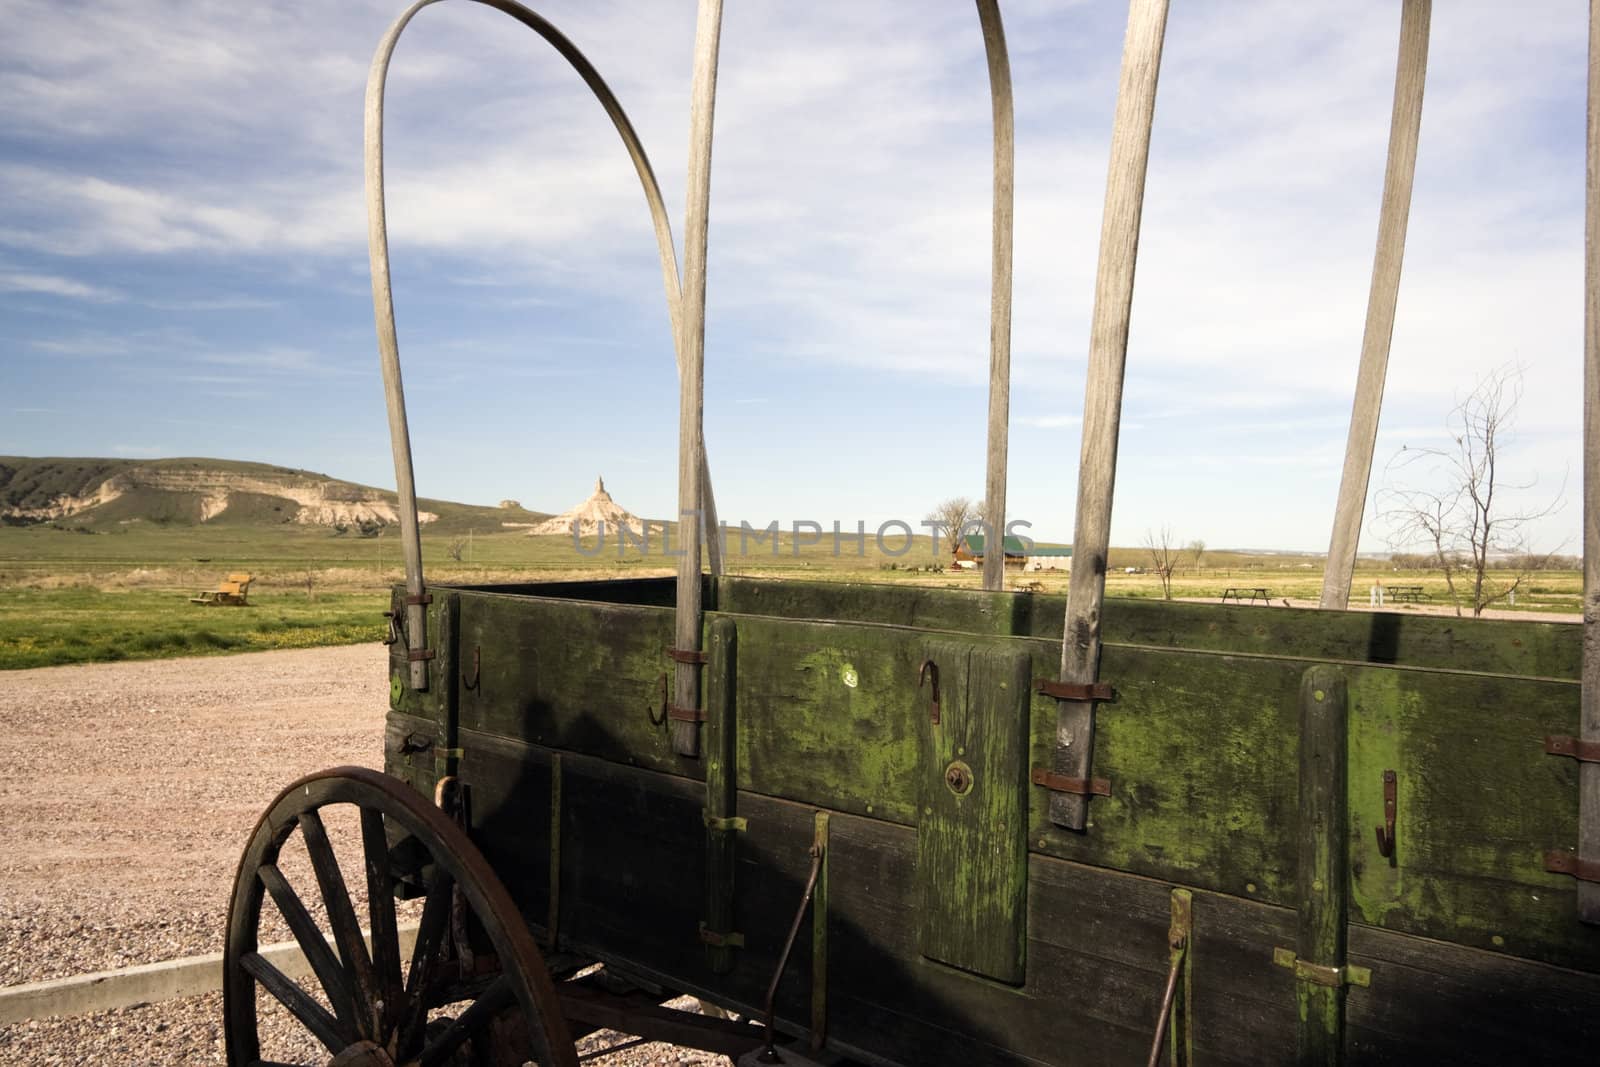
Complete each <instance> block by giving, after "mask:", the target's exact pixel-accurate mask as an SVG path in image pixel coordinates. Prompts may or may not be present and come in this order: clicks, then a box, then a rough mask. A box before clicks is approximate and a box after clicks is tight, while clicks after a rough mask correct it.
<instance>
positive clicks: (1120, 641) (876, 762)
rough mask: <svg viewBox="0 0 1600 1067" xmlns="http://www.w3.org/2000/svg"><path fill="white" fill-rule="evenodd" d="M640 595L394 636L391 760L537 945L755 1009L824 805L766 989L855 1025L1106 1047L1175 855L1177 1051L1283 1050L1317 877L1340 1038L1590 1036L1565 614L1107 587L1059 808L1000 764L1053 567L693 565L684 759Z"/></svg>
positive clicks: (1380, 1041)
mask: <svg viewBox="0 0 1600 1067" xmlns="http://www.w3.org/2000/svg"><path fill="white" fill-rule="evenodd" d="M672 594H673V587H672V583H671V582H670V581H666V580H662V581H618V582H594V583H572V584H551V585H544V586H538V585H534V586H501V587H486V588H447V587H443V586H436V587H435V599H434V602H433V604H432V605H431V607H430V613H429V627H430V633H431V634H433V635H434V636H435V638H436V641H437V647H438V649H439V656H438V658H437V659H436V660H435V661H434V662H433V664H432V665H431V670H432V678H433V680H434V682H435V684H432V685H430V687H429V689H428V690H427V691H426V692H416V691H413V690H411V689H409V688H408V687H407V686H406V685H405V684H404V680H405V677H406V662H405V659H404V657H403V656H400V655H397V656H396V657H395V659H394V661H393V675H392V676H393V678H394V685H393V694H394V702H393V707H392V710H391V713H390V716H389V728H388V737H387V743H386V751H387V754H388V755H387V767H388V769H389V770H390V771H391V772H392V773H394V774H397V775H399V776H401V777H402V778H404V779H405V780H407V781H408V782H410V783H411V784H412V785H413V786H415V788H417V789H418V790H420V791H422V792H423V793H425V794H427V795H429V796H432V795H433V791H434V786H435V783H436V781H437V780H438V779H439V778H440V777H441V776H444V775H447V774H451V773H454V774H458V775H459V777H460V781H461V782H462V783H463V784H464V785H465V786H466V788H467V790H468V791H469V795H470V812H471V822H470V826H471V832H472V834H473V837H474V839H475V841H476V842H477V843H478V844H479V845H480V847H481V848H482V849H483V850H484V852H485V854H486V856H487V857H488V858H489V860H490V863H491V865H492V866H493V867H494V868H495V870H496V871H497V873H499V875H500V876H501V878H502V879H503V880H504V881H505V883H506V884H507V886H508V887H509V888H510V890H511V892H512V895H513V896H514V897H515V899H516V901H517V904H518V906H519V907H520V909H521V910H522V912H523V914H524V916H525V917H526V919H527V921H528V923H529V925H530V926H531V927H532V928H533V929H534V930H535V931H536V932H537V933H538V934H539V935H540V936H541V937H542V938H544V939H546V942H547V943H549V944H552V945H557V946H559V947H560V948H561V949H562V950H565V951H569V952H574V953H577V954H579V955H582V956H585V957H592V958H595V959H602V960H608V961H611V962H612V963H613V965H615V966H617V967H619V968H620V969H621V970H622V971H623V972H625V973H632V974H635V975H638V976H640V977H642V978H646V979H648V980H651V981H653V982H655V983H659V984H660V985H662V986H664V987H666V988H668V989H672V990H683V991H688V992H694V993H697V994H700V995H702V996H705V997H707V998H709V999H711V1000H712V1001H714V1002H716V1003H719V1004H723V1005H725V1006H728V1007H731V1008H734V1009H738V1010H742V1011H757V1010H758V1009H759V1008H760V1006H761V1004H762V1000H763V996H764V991H765V986H766V983H767V981H768V980H769V978H770V977H771V974H772V971H773V968H774V966H775V964H776V957H777V953H778V951H779V950H780V948H781V945H782V942H783V938H784V934H785V932H786V929H787V927H788V925H789V923H790V922H791V921H792V918H793V914H794V910H795V906H796V904H797V903H798V901H799V900H800V896H801V887H802V884H803V883H804V881H805V879H806V876H807V873H808V867H809V864H810V858H811V857H810V850H811V848H812V846H813V842H814V840H815V839H817V838H818V835H819V834H820V835H822V836H823V838H824V839H825V841H826V846H827V848H826V865H825V870H824V873H823V875H822V878H821V880H820V883H821V884H820V885H819V890H818V898H817V904H816V907H815V908H814V909H813V914H812V916H811V918H810V920H809V923H808V927H807V929H808V930H809V934H808V935H806V936H802V937H801V939H800V941H801V947H800V949H799V950H798V951H797V954H796V956H795V959H794V960H793V962H792V963H791V964H790V970H789V976H790V977H789V979H788V981H787V982H786V983H785V984H784V985H783V986H782V987H781V988H780V994H779V997H778V1008H779V1013H780V1017H781V1019H782V1024H783V1026H784V1027H786V1028H787V1029H788V1030H790V1031H791V1032H794V1033H809V1034H811V1035H814V1036H816V1037H818V1038H821V1039H822V1040H823V1041H824V1042H825V1044H826V1047H827V1048H828V1049H831V1050H834V1051H837V1052H840V1053H845V1054H848V1055H851V1056H853V1057H856V1058H859V1059H862V1060H865V1061H869V1062H881V1063H902V1064H918V1063H933V1062H973V1063H1052V1064H1059V1063H1084V1064H1100V1063H1125V1062H1135V1061H1140V1060H1141V1059H1142V1057H1143V1056H1144V1055H1145V1054H1146V1053H1147V1051H1148V1049H1149V1046H1150V1042H1151V1038H1152V1034H1153V1031H1154V1027H1155V1021H1156V1019H1157V1016H1158V1009H1159V1007H1160V1004H1161V998H1162V993H1163V988H1164V982H1165V979H1166V977H1167V974H1168V968H1169V960H1170V956H1171V951H1170V945H1169V936H1170V934H1171V933H1172V929H1173V910H1174V891H1175V890H1179V889H1187V890H1189V891H1190V892H1191V893H1192V903H1191V904H1190V905H1189V910H1190V912H1191V914H1192V932H1191V934H1190V942H1189V945H1188V949H1189V956H1188V960H1187V963H1186V968H1187V969H1186V971H1185V974H1186V981H1184V982H1183V983H1180V993H1179V1001H1180V1008H1181V1009H1182V1010H1181V1011H1180V1012H1179V1014H1178V1015H1177V1016H1176V1017H1175V1019H1174V1032H1175V1033H1176V1034H1177V1035H1178V1036H1179V1038H1180V1039H1181V1040H1182V1041H1183V1042H1185V1043H1188V1044H1192V1054H1193V1057H1194V1062H1207V1063H1240V1064H1246V1063H1266V1062H1287V1061H1289V1060H1292V1059H1293V1058H1294V1056H1295V1049H1296V1029H1297V1027H1296V1020H1297V1016H1298V1012H1299V1004H1300V1002H1301V1000H1302V999H1304V995H1305V994H1307V992H1308V991H1309V992H1310V993H1311V994H1313V995H1314V994H1315V993H1316V992H1317V990H1318V989H1319V988H1325V987H1319V986H1318V984H1317V981H1316V980H1315V979H1316V975H1315V974H1314V973H1311V972H1307V973H1311V977H1309V978H1308V977H1306V974H1301V976H1300V977H1297V974H1296V972H1295V971H1294V970H1293V969H1292V968H1290V967H1285V966H1284V965H1283V963H1288V962H1292V958H1293V956H1294V954H1295V951H1296V946H1297V937H1298V936H1301V934H1300V932H1299V918H1300V917H1303V916H1305V915H1306V914H1307V913H1308V911H1315V910H1317V909H1318V908H1321V907H1332V908H1333V909H1334V910H1335V912H1343V913H1345V914H1347V916H1348V931H1349V933H1348V938H1349V957H1348V961H1347V963H1346V964H1345V966H1346V967H1347V973H1346V975H1344V976H1343V977H1342V980H1345V979H1348V978H1349V977H1351V976H1352V975H1353V976H1355V977H1356V978H1358V979H1359V978H1360V977H1362V975H1361V970H1360V969H1362V968H1365V969H1368V970H1370V972H1371V973H1370V984H1369V985H1361V986H1355V985H1341V986H1340V988H1339V995H1340V996H1345V995H1347V996H1348V1005H1347V1016H1348V1024H1347V1026H1348V1032H1347V1035H1343V1039H1344V1040H1345V1041H1346V1042H1347V1045H1348V1049H1349V1051H1350V1053H1351V1054H1352V1055H1353V1056H1354V1057H1355V1058H1356V1059H1358V1060H1359V1061H1360V1062H1393V1063H1417V1062H1459V1063H1477V1062H1486V1063H1487V1062H1498V1063H1503V1062H1507V1061H1511V1062H1535V1061H1541V1060H1543V1059H1546V1058H1549V1059H1556V1058H1565V1057H1566V1056H1567V1055H1569V1054H1570V1053H1571V1050H1574V1049H1581V1048H1583V1047H1593V1043H1594V1042H1595V1041H1596V1040H1597V1039H1600V1012H1597V1011H1596V1005H1600V930H1597V929H1595V928H1593V927H1589V926H1585V925H1583V924H1582V923H1580V922H1579V921H1578V920H1577V918H1576V907H1575V902H1574V896H1575V892H1576V890H1575V883H1574V881H1573V879H1571V878H1570V877H1565V876H1563V875H1561V874H1556V873H1551V872H1549V871H1547V870H1546V869H1545V867H1546V853H1547V852H1548V851H1550V850H1552V849H1557V848H1562V847H1564V846H1567V845H1569V844H1570V843H1571V842H1572V841H1573V840H1574V839H1575V836H1576V833H1577V791H1576V778H1577V764H1576V762H1575V761H1574V760H1572V759H1570V758H1563V757H1560V756H1556V755H1550V754H1547V753H1546V751H1545V743H1544V738H1545V736H1546V735H1547V734H1570V733H1571V732H1572V731H1573V730H1574V729H1575V727H1576V725H1577V716H1578V684H1577V681H1576V679H1577V674H1578V669H1579V662H1580V658H1581V649H1580V634H1581V630H1580V628H1579V627H1577V626H1573V625H1564V624H1551V623H1506V622H1473V621H1466V620H1457V619H1440V618H1415V617H1409V616H1401V615H1393V614H1360V615H1355V614H1350V615H1330V614H1328V613H1326V612H1317V611H1310V610H1306V611H1301V610H1285V609H1281V608H1279V609H1271V610H1268V609H1256V608H1249V607H1242V608H1241V607H1219V606H1213V605H1189V604H1177V603H1157V602H1150V601H1123V602H1117V603H1116V604H1115V608H1116V610H1115V612H1108V618H1107V625H1108V627H1110V632H1109V633H1108V634H1107V635H1106V645H1105V651H1104V665H1103V669H1102V677H1103V678H1105V679H1106V680H1107V681H1108V682H1109V683H1110V685H1111V686H1112V688H1113V690H1114V698H1113V699H1112V700H1111V701H1109V702H1107V703H1105V704H1104V705H1103V707H1102V711H1101V715H1100V727H1099V730H1098V733H1097V737H1096V741H1095V744H1096V753H1095V763H1094V766H1095V774H1096V775H1097V776H1103V777H1104V778H1105V779H1106V780H1107V785H1108V788H1109V795H1095V796H1093V797H1092V801H1091V803H1090V813H1091V814H1090V821H1089V822H1090V824H1089V827H1088V828H1087V830H1086V831H1085V832H1082V833H1077V832H1073V831H1067V830H1062V829H1059V828H1058V827H1056V826H1055V825H1054V824H1053V823H1052V822H1051V820H1050V818H1049V810H1048V809H1049V791H1048V790H1046V789H1045V788H1042V787H1040V786H1038V785H1036V784H1033V781H1032V779H1033V774H1034V768H1038V767H1045V766H1048V760H1049V754H1050V747H1051V745H1052V743H1053V740H1054V736H1055V701H1054V700H1053V699H1049V698H1047V697H1045V696H1042V695H1040V694H1038V693H1036V692H1034V691H1033V684H1031V680H1032V679H1034V678H1044V679H1048V678H1050V677H1052V672H1051V668H1052V665H1053V662H1054V657H1055V656H1056V655H1058V653H1059V640H1060V626H1061V623H1060V620H1061V618H1062V617H1063V612H1062V610H1061V608H1062V605H1061V600H1060V598H1054V597H1047V596H1030V595H1025V594H1007V593H983V592H972V591H957V590H939V589H923V588H913V587H903V586H882V587H880V586H860V585H842V584H841V585H834V584H825V583H814V584H813V583H799V582H787V581H761V580H751V579H739V578H721V579H708V580H707V583H706V588H705V591H704V600H705V604H706V605H707V609H708V610H707V616H706V619H707V621H706V645H705V647H706V648H707V649H708V650H709V651H708V656H707V659H708V662H707V663H706V664H705V665H704V667H694V666H692V665H688V666H687V667H686V668H684V669H699V670H703V671H704V686H705V690H706V694H707V696H706V701H705V704H704V712H705V721H704V723H703V725H701V726H699V727H698V728H699V729H700V730H701V731H702V732H703V736H702V742H703V745H704V749H703V754H702V757H701V758H698V759H695V758H689V757H684V756H679V755H676V754H675V753H674V750H673V746H672V744H671V743H670V739H669V734H668V731H667V729H666V725H665V722H666V716H665V704H666V703H667V701H665V700H664V697H663V694H664V693H666V692H668V691H669V686H668V682H669V681H670V674H671V673H672V671H673V669H674V664H673V661H672V660H671V659H670V658H669V657H668V656H667V655H666V652H665V650H666V649H667V648H668V647H669V646H670V645H671V644H672V611H671V608H670V604H671V600H672ZM400 595H402V594H399V593H397V598H398V596H400ZM397 648H398V646H397ZM928 660H932V661H933V662H935V663H936V664H937V668H938V674H939V679H940V689H941V691H940V693H939V703H940V713H939V722H938V724H934V722H933V721H932V714H931V707H930V701H931V699H932V694H931V691H930V689H929V687H928V686H927V685H926V684H924V685H923V686H922V687H921V688H919V684H918V682H919V674H920V673H925V672H921V670H920V667H921V664H922V663H923V662H924V661H928ZM1308 675H1309V676H1311V677H1313V678H1315V679H1318V680H1319V681H1318V684H1319V685H1322V686H1324V687H1325V688H1327V689H1328V690H1329V691H1330V692H1331V691H1332V690H1333V689H1334V688H1337V687H1342V688H1343V690H1344V691H1345V692H1346V693H1347V701H1346V707H1345V715H1344V719H1345V723H1346V725H1345V727H1344V730H1343V732H1342V733H1341V734H1340V735H1339V738H1338V739H1339V741H1341V742H1342V744H1340V745H1338V746H1337V747H1338V748H1339V749H1341V751H1342V754H1343V755H1344V757H1345V760H1346V768H1345V773H1344V775H1343V788H1342V789H1341V788H1337V786H1336V787H1335V788H1334V789H1333V790H1332V791H1331V792H1330V793H1329V794H1328V795H1326V796H1323V797H1321V798H1320V799H1317V798H1308V797H1304V796H1302V794H1301V789H1300V783H1301V780H1302V774H1303V772H1302V766H1301V752H1302V747H1303V746H1304V745H1307V744H1314V743H1316V742H1315V740H1314V739H1312V738H1307V737H1306V736H1304V732H1303V728H1302V718H1303V707H1302V706H1303V704H1304V703H1305V699H1304V698H1303V696H1302V692H1303V689H1304V685H1303V683H1304V682H1305V680H1306V679H1307V677H1308ZM402 752H404V753H405V754H402ZM956 761H959V762H962V763H964V764H965V765H967V766H968V767H969V768H970V774H971V779H972V780H971V781H970V782H969V783H967V785H968V791H967V792H966V793H965V794H959V793H958V791H956V790H954V789H953V788H952V787H951V785H950V783H949V781H948V779H947V769H948V767H949V765H950V764H952V763H953V762H956ZM1386 772H1393V775H1394V779H1395V781H1396V783H1397V788H1396V800H1395V809H1394V810H1395V815H1394V818H1393V840H1394V846H1393V848H1392V862H1391V859H1390V858H1386V857H1385V856H1383V855H1382V843H1381V842H1380V841H1379V840H1378V836H1379V835H1378V834H1375V833H1374V830H1376V829H1378V828H1382V827H1384V826H1385V814H1386V813H1385V800H1386V798H1385V777H1384V776H1385V773H1386ZM1340 813H1343V815H1342V818H1341V817H1340ZM1330 816H1331V817H1334V818H1337V819H1339V821H1341V822H1342V823H1343V824H1344V825H1345V828H1346V830H1347V841H1348V850H1349V856H1350V861H1349V870H1348V876H1347V878H1345V879H1343V885H1342V886H1335V887H1333V890H1332V892H1331V893H1327V894H1314V893H1312V892H1311V889H1310V884H1309V883H1310V875H1309V874H1308V873H1307V872H1309V870H1310V868H1309V867H1307V866H1306V863H1307V862H1308V861H1307V860H1306V859H1305V858H1304V857H1302V854H1301V850H1302V848H1303V846H1304V843H1305V842H1307V841H1314V840H1316V839H1318V838H1319V836H1320V837H1323V838H1326V837H1327V836H1328V835H1327V834H1326V833H1325V832H1324V831H1323V830H1322V829H1321V828H1320V827H1319V826H1318V825H1317V823H1318V821H1319V820H1322V819H1325V818H1329V817H1330ZM1307 895H1310V896H1316V897H1319V899H1321V901H1322V902H1321V903H1320V904H1319V903H1317V902H1316V901H1314V900H1306V899H1302V897H1304V896H1307ZM1342 925H1343V924H1341V926H1342ZM1285 953H1288V955H1287V956H1285V955H1284V954H1285ZM1275 954H1276V955H1277V956H1278V957H1281V958H1282V959H1281V961H1277V962H1275ZM1307 962H1313V961H1307ZM1302 970H1303V971H1304V970H1305V969H1304V968H1302ZM1346 990H1348V992H1347V993H1346ZM1313 1002H1314V1000H1313ZM1181 1062H1189V1060H1188V1059H1184V1060H1183V1061H1181Z"/></svg>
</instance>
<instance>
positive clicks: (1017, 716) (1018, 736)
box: [907, 640, 1032, 985]
mask: <svg viewBox="0 0 1600 1067" xmlns="http://www.w3.org/2000/svg"><path fill="white" fill-rule="evenodd" d="M927 652H928V656H927V661H928V662H929V663H930V664H931V665H937V670H938V679H939V687H940V701H939V707H940V713H939V721H938V723H934V722H933V721H932V710H931V709H932V703H931V701H932V693H933V690H932V686H931V685H930V686H928V687H926V688H922V689H919V690H918V691H917V693H916V696H917V699H916V701H915V712H914V714H915V715H916V716H917V717H918V718H919V719H921V720H922V725H923V730H922V759H921V760H920V763H919V767H918V769H917V780H918V781H917V785H918V790H917V791H918V801H919V804H920V805H921V809H922V810H921V814H920V818H919V819H918V822H917V881H918V883H919V884H920V891H921V907H920V910H919V912H918V922H919V925H920V929H921V948H922V954H923V955H924V956H927V957H928V958H929V959H933V960H938V961H939V962H941V963H948V964H950V965H951V966H953V967H959V968H961V969H962V970H966V971H972V972H974V973H976V974H981V975H985V976H987V977H990V978H995V979H998V980H999V981H1002V982H1008V983H1010V984H1012V985H1018V984H1021V982H1022V980H1023V977H1024V975H1025V968H1026V962H1027V949H1028V932H1027V919H1028V839H1027V812H1028V796H1027V786H1026V782H1027V776H1028V768H1027V757H1028V744H1027V723H1028V683H1029V680H1030V677H1031V675H1032V664H1031V663H1030V662H1029V658H1028V653H1027V652H1026V651H1025V650H1021V649H985V648H978V649H974V648H973V646H972V643H971V642H970V641H959V640H957V641H930V642H928V646H927ZM930 681H931V679H930ZM910 694H911V690H910V688H909V687H907V696H908V697H909V696H910Z"/></svg>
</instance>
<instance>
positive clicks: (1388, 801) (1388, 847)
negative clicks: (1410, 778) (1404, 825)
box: [1373, 771, 1399, 867]
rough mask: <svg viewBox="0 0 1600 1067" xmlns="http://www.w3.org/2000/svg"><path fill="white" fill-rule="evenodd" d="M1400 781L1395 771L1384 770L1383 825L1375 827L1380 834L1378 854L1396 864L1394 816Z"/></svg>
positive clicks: (1391, 864) (1390, 863) (1374, 829)
mask: <svg viewBox="0 0 1600 1067" xmlns="http://www.w3.org/2000/svg"><path fill="white" fill-rule="evenodd" d="M1398 791H1399V783H1398V782H1397V780H1396V778H1395V773H1394V771H1384V772H1383V825H1382V826H1375V827H1373V831H1374V833H1376V834H1377V836H1378V855H1380V856H1382V857H1383V858H1384V859H1386V860H1388V861H1389V866H1391V867H1393V866H1394V816H1395V808H1396V806H1397V794H1398Z"/></svg>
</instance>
